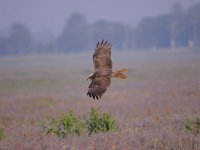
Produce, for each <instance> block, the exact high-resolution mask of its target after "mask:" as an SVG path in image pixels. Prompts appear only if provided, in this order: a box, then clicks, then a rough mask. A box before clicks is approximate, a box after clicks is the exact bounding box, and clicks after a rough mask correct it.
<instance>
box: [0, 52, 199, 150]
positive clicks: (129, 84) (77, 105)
mask: <svg viewBox="0 0 200 150" xmlns="http://www.w3.org/2000/svg"><path fill="white" fill-rule="evenodd" d="M112 55H113V67H114V69H118V68H124V67H125V68H128V73H127V75H128V78H127V79H126V80H119V79H113V80H112V83H111V86H110V87H109V88H108V90H107V92H106V93H105V94H104V95H103V97H102V99H101V100H99V101H94V100H92V99H91V98H89V97H88V96H87V95H86V93H87V89H88V85H89V82H88V81H86V78H87V76H88V75H89V74H90V73H92V72H93V64H92V57H91V56H92V52H90V53H89V52H87V53H81V54H73V53H69V54H55V55H53V54H51V55H40V56H39V55H31V56H7V57H1V58H0V128H2V129H3V131H4V136H3V138H2V139H1V140H0V149H2V150H4V149H20V150H21V149H37V150H40V149H41V150H42V149H48V150H49V149H50V150H55V149H75V150H76V149H77V150H79V149H81V150H84V149H85V150H87V149H91V150H93V149H94V150H102V149H106V150H107V149H113V150H115V149H119V150H122V149H124V150H126V149H163V150H164V149H175V150H176V149H180V150H183V149H184V150H191V149H194V150H198V149H200V135H199V134H197V135H195V134H192V133H190V132H188V131H187V130H186V128H185V125H184V122H185V121H186V120H187V119H191V120H192V119H195V118H198V117H200V52H198V51H197V50H196V51H195V50H188V49H181V50H160V51H156V50H154V51H153V50H152V51H132V52H130V51H129V52H113V54H112ZM92 107H95V108H96V107H101V110H102V111H105V112H110V113H111V114H112V116H113V118H114V119H115V120H116V121H117V124H118V129H117V131H114V132H108V133H99V134H93V135H91V136H88V135H81V136H75V135H70V136H67V137H66V138H58V137H57V136H55V135H48V134H46V133H45V132H43V131H42V124H43V123H44V122H45V119H46V118H47V117H55V116H60V115H62V114H64V113H66V112H68V111H69V110H73V111H74V112H75V113H77V114H79V115H82V114H87V113H88V112H89V111H90V109H91V108H92Z"/></svg>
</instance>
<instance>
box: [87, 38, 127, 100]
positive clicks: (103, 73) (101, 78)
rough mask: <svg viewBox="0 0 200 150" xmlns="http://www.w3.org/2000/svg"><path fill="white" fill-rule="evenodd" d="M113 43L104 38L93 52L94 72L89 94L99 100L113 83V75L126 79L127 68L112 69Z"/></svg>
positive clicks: (91, 77)
mask: <svg viewBox="0 0 200 150" xmlns="http://www.w3.org/2000/svg"><path fill="white" fill-rule="evenodd" d="M111 47H112V46H111V44H110V43H108V41H105V42H104V40H102V41H101V42H98V43H97V45H96V49H95V52H94V54H93V64H94V73H93V74H91V75H90V76H89V77H88V79H90V80H91V81H92V82H91V83H90V85H89V89H88V92H87V95H89V96H90V97H92V98H93V99H97V100H99V99H100V98H101V96H102V95H103V94H104V93H105V91H106V90H107V88H108V87H109V85H110V83H111V77H115V78H120V79H125V78H126V77H127V76H126V75H124V74H123V72H125V71H127V69H120V70H116V71H113V70H112V60H111Z"/></svg>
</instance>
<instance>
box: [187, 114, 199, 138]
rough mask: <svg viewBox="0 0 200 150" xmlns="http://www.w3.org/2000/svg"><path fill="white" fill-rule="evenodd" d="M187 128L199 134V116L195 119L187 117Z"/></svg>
mask: <svg viewBox="0 0 200 150" xmlns="http://www.w3.org/2000/svg"><path fill="white" fill-rule="evenodd" d="M185 128H186V129H187V131H189V132H191V133H193V134H195V135H197V134H199V133H200V118H197V119H196V120H195V121H192V120H189V119H187V120H186V121H185Z"/></svg>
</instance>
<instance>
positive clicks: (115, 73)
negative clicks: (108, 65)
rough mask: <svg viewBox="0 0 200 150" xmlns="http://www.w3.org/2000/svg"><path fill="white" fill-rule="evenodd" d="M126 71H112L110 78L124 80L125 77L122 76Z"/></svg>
mask: <svg viewBox="0 0 200 150" xmlns="http://www.w3.org/2000/svg"><path fill="white" fill-rule="evenodd" d="M127 71H128V70H127V69H125V68H123V69H119V70H114V71H112V77H114V78H119V79H125V78H127V76H126V75H125V74H124V72H127Z"/></svg>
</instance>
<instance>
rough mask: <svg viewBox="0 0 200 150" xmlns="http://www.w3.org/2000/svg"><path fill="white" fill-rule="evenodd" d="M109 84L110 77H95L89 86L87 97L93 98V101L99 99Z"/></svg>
mask: <svg viewBox="0 0 200 150" xmlns="http://www.w3.org/2000/svg"><path fill="white" fill-rule="evenodd" d="M110 83H111V79H110V77H107V76H99V77H95V78H94V79H93V80H92V82H91V83H90V85H89V90H88V92H87V95H89V96H90V97H93V99H95V98H96V99H97V100H98V99H99V98H101V96H102V95H103V93H105V91H106V90H107V88H108V86H109V85H110Z"/></svg>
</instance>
